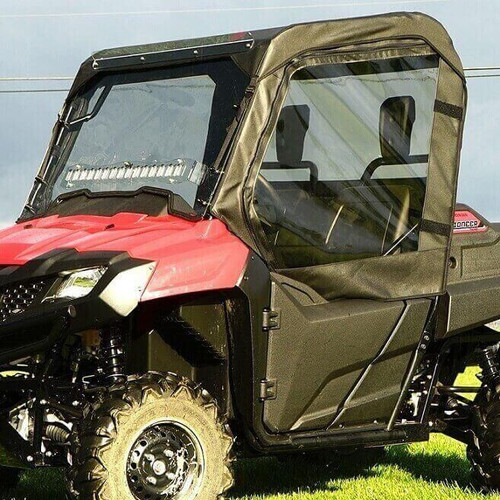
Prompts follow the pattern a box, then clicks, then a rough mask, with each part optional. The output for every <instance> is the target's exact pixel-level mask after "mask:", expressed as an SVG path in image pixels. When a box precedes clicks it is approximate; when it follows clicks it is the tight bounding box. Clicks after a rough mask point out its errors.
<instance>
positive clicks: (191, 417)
mask: <svg viewBox="0 0 500 500" xmlns="http://www.w3.org/2000/svg"><path fill="white" fill-rule="evenodd" d="M465 96H466V87H465V79H464V72H463V69H462V65H461V63H460V59H459V57H458V55H457V54H456V52H455V50H454V48H453V45H452V42H451V41H450V39H449V37H448V35H447V33H446V31H445V29H444V28H443V27H442V26H441V25H440V24H439V23H438V22H437V21H435V20H433V19H432V18H429V17H427V16H425V15H422V14H419V13H395V14H388V15H381V16H373V17H365V18H357V19H348V20H334V21H324V22H315V23H308V24H298V25H294V26H290V27H287V28H279V29H269V30H264V31H256V32H253V33H238V34H233V35H227V36H220V37H213V38H204V39H198V40H188V41H180V42H167V43H158V44H154V45H144V46H136V47H126V48H118V49H111V50H104V51H101V52H98V53H96V54H94V55H93V56H92V57H91V58H90V59H88V60H87V61H85V62H84V63H83V65H82V67H81V69H80V71H79V72H78V74H77V76H76V79H75V81H74V84H73V86H72V88H71V90H70V92H69V95H68V98H67V100H66V102H65V104H64V107H63V109H62V111H61V113H60V115H59V119H58V120H57V123H56V125H55V128H54V132H53V136H52V140H51V142H50V144H49V147H48V150H47V154H46V157H45V159H44V161H43V164H42V167H41V169H40V172H39V174H38V175H37V177H36V179H35V183H34V187H33V190H32V193H31V195H30V196H29V199H28V201H27V204H26V206H25V208H24V211H23V213H22V215H21V217H20V219H19V220H18V222H17V224H16V225H14V226H13V227H11V228H9V229H6V230H3V231H2V232H0V265H1V266H0V297H1V299H0V338H1V343H0V364H1V367H0V368H1V373H2V377H1V378H0V394H1V401H0V441H1V443H2V446H3V448H4V451H3V452H2V457H3V460H4V466H3V467H2V469H1V475H0V484H2V485H5V484H8V483H9V482H14V480H15V477H16V475H17V469H15V468H13V467H20V468H23V467H24V468H31V467H50V466H57V467H59V466H63V467H67V471H68V472H67V478H68V481H67V482H68V490H69V495H70V496H71V497H72V498H80V499H94V500H101V499H102V500H125V499H131V500H132V499H136V500H149V499H151V500H163V499H176V500H187V499H197V500H198V499H202V500H210V499H215V498H217V497H219V496H221V495H224V494H225V492H226V491H227V490H228V489H229V488H230V487H231V484H232V473H231V463H232V460H233V457H254V456H262V455H279V454H286V455H289V454H293V453H308V452H312V451H315V450H322V449H331V450H335V449H337V450H341V449H346V448H348V449H356V448H363V447H382V446H386V445H392V444H401V443H408V442H414V441H425V440H427V439H428V438H429V434H430V433H431V432H441V433H444V434H446V435H449V436H452V437H453V438H456V439H458V440H460V441H462V442H464V443H466V444H467V445H468V455H469V457H470V459H471V461H472V463H473V468H474V471H475V475H476V477H477V479H478V480H479V481H480V483H481V485H482V486H483V487H484V488H496V487H499V486H500V464H499V458H500V397H499V391H500V368H499V355H498V348H499V345H500V333H497V332H496V331H494V330H493V329H492V328H490V327H489V326H488V325H489V324H490V322H492V321H494V320H496V319H498V318H500V302H499V294H500V226H499V225H495V224H490V223H489V222H488V221H486V220H485V219H484V218H483V217H482V216H481V215H480V214H477V213H476V212H474V210H473V209H471V208H469V207H465V206H460V205H457V203H456V200H455V197H456V187H457V174H458V164H459V158H460V146H461V139H462V130H463V125H464V117H465V115H464V113H465V102H466V98H465ZM477 365H479V366H480V367H481V368H482V371H481V375H480V383H479V384H478V385H479V387H477V388H474V387H457V386H456V385H455V380H456V378H457V375H458V374H460V373H461V372H462V371H463V370H464V369H465V368H466V367H468V366H477ZM464 394H465V395H464ZM9 467H10V468H9Z"/></svg>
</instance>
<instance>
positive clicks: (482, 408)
mask: <svg viewBox="0 0 500 500" xmlns="http://www.w3.org/2000/svg"><path fill="white" fill-rule="evenodd" d="M472 430H473V432H474V436H473V443H472V444H470V445H469V446H468V447H467V456H468V458H469V460H470V461H471V463H472V468H473V475H474V480H475V482H476V483H477V485H478V486H479V487H480V488H481V489H482V490H483V491H485V492H488V491H495V490H499V489H500V396H499V395H498V394H497V393H495V392H492V391H490V390H482V391H481V392H480V393H479V394H478V396H477V398H476V400H475V408H474V415H473V419H472Z"/></svg>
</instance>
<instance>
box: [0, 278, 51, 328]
mask: <svg viewBox="0 0 500 500" xmlns="http://www.w3.org/2000/svg"><path fill="white" fill-rule="evenodd" d="M46 285H47V283H46V282H45V281H42V280H37V281H31V282H24V283H17V284H13V285H7V286H6V287H4V288H1V289H0V323H3V322H5V321H7V320H8V319H9V318H11V317H12V316H16V315H18V314H22V313H24V312H25V311H26V310H27V309H28V308H29V307H30V306H32V305H33V303H34V302H35V301H36V300H37V299H38V298H40V295H41V294H42V292H43V291H44V290H45V288H46Z"/></svg>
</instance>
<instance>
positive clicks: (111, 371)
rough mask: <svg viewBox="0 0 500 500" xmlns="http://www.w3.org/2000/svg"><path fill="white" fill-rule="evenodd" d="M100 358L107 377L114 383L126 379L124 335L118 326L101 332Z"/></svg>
mask: <svg viewBox="0 0 500 500" xmlns="http://www.w3.org/2000/svg"><path fill="white" fill-rule="evenodd" d="M99 358H100V362H101V370H102V372H103V374H104V376H105V377H107V378H109V379H110V380H111V381H112V382H120V381H121V380H123V379H124V378H126V375H125V347H124V342H123V335H122V332H121V330H120V328H118V327H117V326H112V327H110V328H107V329H105V330H101V347H100V349H99Z"/></svg>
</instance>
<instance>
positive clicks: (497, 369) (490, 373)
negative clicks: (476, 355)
mask: <svg viewBox="0 0 500 500" xmlns="http://www.w3.org/2000/svg"><path fill="white" fill-rule="evenodd" d="M481 353H482V357H481V362H480V365H481V368H482V370H483V378H484V381H485V382H486V383H487V384H488V385H489V386H490V387H491V388H492V389H495V390H498V389H500V366H499V363H498V344H497V345H493V346H488V347H485V348H484V349H483V350H482V351H481Z"/></svg>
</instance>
